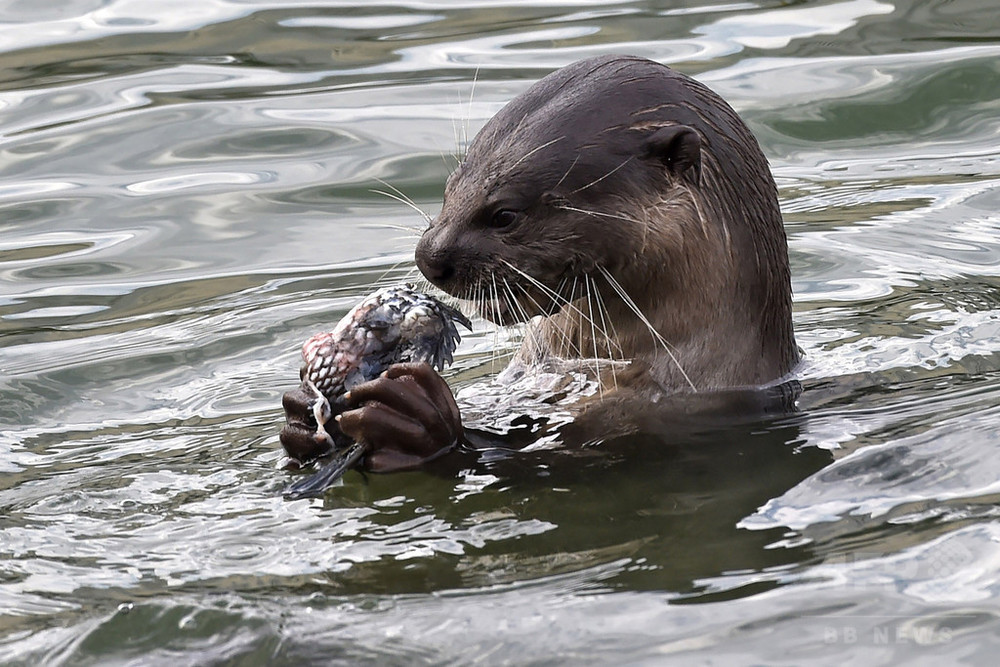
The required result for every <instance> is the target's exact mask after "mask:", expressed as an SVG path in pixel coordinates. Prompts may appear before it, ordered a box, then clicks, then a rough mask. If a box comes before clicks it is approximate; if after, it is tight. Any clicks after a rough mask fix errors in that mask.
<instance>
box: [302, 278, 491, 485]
mask: <svg viewBox="0 0 1000 667" xmlns="http://www.w3.org/2000/svg"><path fill="white" fill-rule="evenodd" d="M455 322H458V323H460V324H462V325H463V326H464V327H466V328H467V329H469V330H470V331H471V330H472V323H471V322H470V321H469V320H468V318H467V317H465V315H463V314H462V313H461V312H459V311H458V310H457V309H456V308H453V307H451V306H448V305H446V304H444V303H442V302H440V301H438V300H437V299H435V298H434V297H432V296H430V295H429V294H425V293H423V292H420V291H417V290H416V289H415V288H414V287H413V286H412V285H409V284H407V285H401V286H396V287H387V288H385V289H381V290H379V291H377V292H374V293H372V294H371V295H369V296H368V297H366V298H365V299H364V300H363V301H362V302H361V303H359V304H358V305H357V306H355V307H354V308H352V309H351V311H350V312H348V313H347V314H346V315H345V316H344V317H343V318H342V319H341V320H340V322H338V323H337V326H335V327H334V328H333V330H332V331H328V332H322V333H318V334H316V335H314V336H312V337H311V338H309V340H307V341H306V342H305V343H304V344H303V345H302V360H303V362H304V364H303V366H302V369H301V371H300V377H301V380H302V387H301V388H302V390H303V391H305V392H307V393H308V394H310V395H311V396H312V397H313V401H312V404H311V406H310V407H311V410H312V414H313V417H314V418H315V420H316V432H315V434H314V435H313V437H314V438H315V439H316V442H318V443H321V444H322V443H325V444H327V445H329V446H330V447H332V448H335V449H336V448H338V443H337V440H336V439H335V438H334V436H332V435H331V434H330V433H329V432H328V431H327V430H326V424H327V423H328V422H329V421H330V419H331V418H333V416H334V415H336V414H339V413H340V412H343V411H344V410H345V409H346V408H347V404H346V401H344V394H345V393H346V392H348V391H350V390H351V389H352V388H353V387H355V386H356V385H358V384H360V383H362V382H366V381H368V380H373V379H375V378H376V377H378V376H379V375H380V374H381V373H382V372H383V371H385V370H386V369H387V368H389V366H391V365H392V364H396V363H400V362H408V361H409V362H425V363H428V364H430V365H431V366H433V367H434V368H436V369H437V370H438V371H441V370H444V367H445V366H447V365H448V364H450V363H451V362H452V359H453V355H454V353H455V348H456V347H457V345H458V343H459V341H461V336H460V335H459V333H458V328H457V327H456V326H455ZM338 435H340V437H341V444H340V446H339V448H340V449H341V450H342V451H341V455H339V456H337V457H336V458H335V459H334V460H333V461H331V462H330V463H329V464H327V465H326V466H324V467H323V468H322V469H321V470H319V471H318V472H317V473H316V474H315V475H313V476H311V477H309V478H306V479H304V480H300V481H299V482H296V483H295V484H293V485H292V486H291V487H290V488H289V491H288V495H290V496H292V497H301V496H306V495H316V494H317V493H320V492H322V491H323V490H324V489H325V488H327V487H328V486H329V485H330V484H331V483H333V482H334V481H335V480H336V479H337V478H338V477H339V476H340V475H341V474H343V472H344V471H346V470H347V469H348V468H350V466H351V465H353V464H354V462H356V461H357V459H358V458H360V456H361V455H362V454H363V453H364V443H355V444H352V443H350V442H349V441H348V442H346V444H345V443H344V440H345V439H346V438H345V436H343V435H342V434H339V432H338Z"/></svg>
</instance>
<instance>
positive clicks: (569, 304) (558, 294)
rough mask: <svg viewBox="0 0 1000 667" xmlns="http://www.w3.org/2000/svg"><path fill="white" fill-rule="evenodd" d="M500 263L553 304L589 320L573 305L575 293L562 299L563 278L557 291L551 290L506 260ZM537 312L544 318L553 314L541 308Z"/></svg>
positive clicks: (564, 282) (564, 281)
mask: <svg viewBox="0 0 1000 667" xmlns="http://www.w3.org/2000/svg"><path fill="white" fill-rule="evenodd" d="M501 261H502V262H503V263H504V264H505V265H507V266H508V267H509V268H510V269H511V270H513V271H515V272H516V273H517V274H518V275H520V276H521V277H522V278H524V279H525V280H527V281H528V282H530V283H531V284H532V285H534V286H535V287H537V288H538V289H539V290H541V291H542V292H543V293H545V294H546V295H547V296H548V297H549V298H550V299H552V301H553V302H555V303H556V304H558V305H559V306H561V307H564V308H567V309H569V311H570V312H571V313H574V312H575V313H577V314H578V315H579V316H580V317H582V318H584V319H589V318H587V315H586V314H585V313H584V312H583V311H582V310H580V308H578V307H577V306H576V305H575V304H574V303H573V301H574V293H575V292H571V294H570V298H569V299H567V298H566V297H564V296H563V295H562V290H563V288H564V286H565V284H566V279H565V278H564V279H563V281H562V282H560V283H559V287H558V289H557V290H553V289H552V288H551V287H548V286H547V285H545V284H543V283H542V282H540V281H539V280H538V279H536V278H534V277H533V276H531V275H529V274H527V273H525V272H524V271H522V270H521V269H519V268H517V267H516V266H514V265H513V264H511V263H510V262H508V261H507V260H505V259H501ZM573 280H574V285H575V281H576V278H575V277H574V279H573ZM574 290H575V287H574ZM532 301H534V299H532ZM535 305H536V306H537V305H538V303H537V302H535ZM539 311H540V312H542V313H543V314H544V315H545V316H549V315H551V314H552V312H554V311H550V310H548V309H544V308H541V307H539Z"/></svg>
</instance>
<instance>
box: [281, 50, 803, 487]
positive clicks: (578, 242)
mask: <svg viewBox="0 0 1000 667" xmlns="http://www.w3.org/2000/svg"><path fill="white" fill-rule="evenodd" d="M415 259H416V264H417V267H418V268H419V269H420V271H421V272H422V273H423V274H424V276H425V277H426V278H427V279H428V280H429V281H430V282H431V283H433V284H434V285H435V286H437V287H438V288H440V289H441V290H443V291H444V292H446V293H448V294H451V295H453V296H455V297H459V298H461V299H468V300H471V301H473V302H474V303H475V304H476V305H477V307H478V308H479V310H480V313H481V315H482V316H484V317H485V318H487V319H489V320H491V321H493V322H495V323H497V324H501V325H508V324H513V323H516V322H525V321H529V320H530V321H531V322H532V324H531V329H530V334H529V335H528V336H527V337H526V342H525V344H524V346H523V347H522V350H521V351H520V352H519V353H518V355H517V357H516V359H515V361H516V363H520V364H531V363H538V362H539V361H540V360H543V359H550V358H560V359H565V358H567V357H570V358H579V359H584V358H595V359H599V360H604V361H606V362H609V363H607V364H606V366H605V367H604V370H602V371H600V372H599V379H598V381H599V382H600V383H601V384H602V392H601V400H598V401H596V402H595V401H590V403H591V405H586V406H583V407H582V408H581V419H585V418H586V415H587V414H588V413H589V414H590V415H594V414H614V415H615V417H614V419H615V420H618V421H620V420H621V419H623V417H622V414H623V413H627V412H628V410H625V409H622V408H620V406H621V405H623V404H624V403H625V402H632V404H633V405H635V404H638V405H642V404H652V403H656V404H659V405H661V406H662V405H667V406H669V405H674V406H676V408H677V412H679V413H684V414H689V413H690V412H691V411H692V410H695V411H698V410H700V409H705V410H718V409H722V410H725V409H727V406H729V407H730V408H732V406H734V405H736V406H745V405H746V404H747V401H746V396H748V395H753V391H752V390H753V389H754V388H759V387H764V386H775V385H776V383H777V382H779V381H780V380H781V379H782V378H786V377H787V376H788V375H789V373H790V372H791V371H792V369H793V368H794V366H795V364H796V363H797V362H798V348H797V347H796V344H795V338H794V334H793V331H792V318H791V310H792V305H791V280H790V271H789V264H788V251H787V242H786V238H785V232H784V227H783V224H782V219H781V213H780V210H779V206H778V198H777V189H776V186H775V183H774V180H773V178H772V176H771V172H770V169H769V168H768V164H767V160H766V158H765V157H764V155H763V152H762V151H761V149H760V147H759V145H758V143H757V141H756V139H755V138H754V136H753V134H752V133H751V132H750V130H749V128H748V127H747V126H746V124H745V123H744V122H743V121H742V120H741V119H740V118H739V116H738V115H737V114H736V112H735V111H734V110H733V109H732V108H731V107H730V106H729V105H728V104H727V103H726V102H725V101H724V100H723V99H722V98H721V97H719V96H718V95H717V94H716V93H714V92H712V91H711V90H710V89H708V88H707V87H706V86H704V85H703V84H701V83H698V82H697V81H695V80H693V79H691V78H689V77H687V76H685V75H683V74H680V73H679V72H676V71H674V70H672V69H670V68H668V67H666V66H664V65H661V64H659V63H656V62H653V61H650V60H646V59H643V58H638V57H630V56H601V57H596V58H590V59H587V60H583V61H580V62H577V63H574V64H571V65H569V66H567V67H564V68H562V69H560V70H558V71H556V72H553V73H552V74H550V75H548V76H546V77H544V78H543V79H541V80H539V81H538V82H537V83H535V84H534V85H532V86H531V87H530V88H528V90H526V91H525V92H524V93H522V94H521V95H519V96H518V97H516V98H515V99H514V100H512V101H511V102H510V103H509V104H507V105H506V106H505V107H504V108H503V109H501V110H500V111H499V112H498V113H497V114H496V115H495V116H494V117H493V118H492V119H491V120H490V121H489V122H488V123H487V124H486V125H485V126H484V127H483V128H482V130H481V131H480V132H479V134H478V135H477V136H476V138H475V139H474V140H473V142H472V144H471V145H470V147H469V150H468V153H467V155H466V157H465V159H464V161H463V162H462V164H461V165H460V166H459V167H458V168H457V169H456V170H455V172H454V173H453V174H452V175H451V177H450V178H449V179H448V181H447V184H446V187H445V193H444V203H443V207H442V209H441V212H440V214H439V215H438V216H437V218H436V219H434V220H433V221H432V222H431V223H430V225H429V227H428V228H427V229H426V231H425V232H424V233H423V235H422V236H421V238H420V240H419V242H418V243H417V246H416V250H415ZM595 304H596V305H595ZM747 390H749V393H748V392H747ZM733 396H741V397H743V398H741V399H737V400H733V399H732V397H733ZM720 397H721V398H720ZM302 398H303V397H301V396H297V395H296V394H295V392H290V393H289V394H286V396H285V409H286V413H287V416H288V425H287V426H286V427H285V429H284V430H283V432H282V443H283V444H284V445H285V448H286V450H287V451H288V453H289V454H290V455H291V456H292V457H293V458H297V459H300V460H303V459H307V458H310V456H311V455H312V454H315V452H313V451H312V450H311V449H310V448H311V447H314V445H312V444H310V443H312V442H314V441H313V440H311V439H310V438H309V435H310V434H311V432H312V429H314V427H313V426H312V425H311V424H310V422H309V416H308V415H309V411H308V409H307V406H306V405H305V402H304V401H303V400H302ZM350 401H351V403H352V406H353V409H352V410H349V411H348V412H345V413H343V415H341V417H340V421H339V426H340V428H341V430H342V431H343V432H344V433H346V434H347V435H349V436H351V437H353V438H355V439H365V440H366V441H367V442H368V443H369V451H370V452H371V454H370V455H369V456H368V458H367V460H366V462H365V465H366V466H367V467H368V468H369V469H372V470H376V471H388V470H395V469H402V468H411V467H415V466H419V465H421V464H422V463H424V462H426V461H428V460H430V459H432V458H436V457H437V456H439V455H440V454H441V453H442V452H444V451H447V450H448V449H449V448H451V447H452V446H453V445H454V444H455V442H456V441H458V440H461V438H462V425H461V416H460V413H459V410H458V408H457V406H456V403H455V400H454V397H453V395H452V393H451V391H450V389H449V388H448V385H447V383H445V381H444V380H443V379H442V378H441V377H440V376H439V375H438V374H437V373H436V372H435V371H433V370H432V369H430V368H429V367H427V366H425V365H419V364H400V365H399V366H398V367H396V368H393V369H391V371H390V372H389V373H388V374H387V375H386V376H385V377H382V378H379V379H377V380H374V381H372V382H369V383H366V384H364V385H362V386H359V387H357V388H355V389H354V390H353V391H352V392H351V396H350ZM594 403H596V404H604V406H603V407H601V406H600V405H594ZM750 404H753V405H759V404H760V402H759V401H756V400H751V401H750ZM615 405H617V406H619V407H618V408H615V407H608V406H615ZM692 406H695V407H692ZM697 406H701V407H700V408H699V407H697ZM633 411H634V410H633ZM640 411H641V410H640ZM661 412H662V411H661ZM668 413H669V410H668ZM596 422H597V423H600V422H601V419H597V420H596Z"/></svg>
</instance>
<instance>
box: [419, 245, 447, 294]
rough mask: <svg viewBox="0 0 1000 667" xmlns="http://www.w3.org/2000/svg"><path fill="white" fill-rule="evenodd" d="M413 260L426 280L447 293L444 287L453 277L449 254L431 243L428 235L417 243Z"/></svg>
mask: <svg viewBox="0 0 1000 667" xmlns="http://www.w3.org/2000/svg"><path fill="white" fill-rule="evenodd" d="M414 259H416V261H417V268H418V269H420V273H422V274H424V276H425V277H426V278H427V280H429V281H431V282H432V283H434V284H435V285H436V286H438V287H440V288H441V289H445V291H447V290H446V287H445V286H446V285H447V284H448V283H449V282H451V279H452V278H454V277H455V263H454V261H453V260H452V258H451V257H450V255H449V253H447V252H445V251H444V250H442V249H441V248H439V247H437V244H435V243H432V242H431V236H430V234H425V235H424V236H423V237H422V238H421V239H420V242H419V243H417V249H416V251H415V252H414Z"/></svg>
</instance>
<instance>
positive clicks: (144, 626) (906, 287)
mask: <svg viewBox="0 0 1000 667" xmlns="http://www.w3.org/2000/svg"><path fill="white" fill-rule="evenodd" d="M997 16H998V15H997V10H996V8H995V3H994V2H992V1H991V0H954V1H950V2H949V1H946V0H940V1H930V2H918V1H916V0H878V1H876V0H845V1H839V2H837V1H833V2H808V1H803V2H771V1H766V2H735V3H721V2H715V3H712V2H704V1H698V0H689V1H686V2H676V3H667V2H651V1H650V2H615V1H608V0H603V1H602V2H586V1H579V2H556V1H550V2H543V1H541V0H539V1H537V2H513V1H511V2H486V1H482V2H477V1H475V0H465V1H456V2H421V1H418V0H414V1H410V2H406V1H403V2H396V3H392V4H385V3H381V2H368V3H338V2H308V1H305V0H298V1H295V0H293V1H289V2H278V1H274V2H272V3H267V2H258V1H249V0H248V1H243V2H240V1H236V0H230V1H224V0H198V1H197V2H194V1H191V0H177V1H174V0H171V1H169V2H168V1H167V0H159V1H156V0H147V1H141V0H133V1H128V0H101V1H98V0H93V1H87V0H76V1H74V0H65V1H62V2H51V3H39V2H35V3H29V2H23V1H15V0H8V1H6V2H4V1H0V663H3V664H24V665H35V664H70V665H76V664H101V665H105V664H143V665H147V664H170V665H180V664H199V665H201V664H218V663H225V664H240V665H254V664H300V663H306V664H311V663H315V664H337V663H343V664H356V663H365V662H371V663H378V664H407V665H409V664H415V663H432V664H469V663H473V662H476V661H478V662H480V663H483V664H503V663H513V664H567V663H569V664H576V663H583V664H587V663H589V664H607V663H622V664H636V663H638V664H664V663H668V662H669V663H670V664H703V663H709V662H711V663H712V664H745V663H766V664H803V663H806V662H809V663H820V664H833V665H844V664H899V663H901V662H908V663H910V664H935V665H937V664H950V663H953V662H959V661H961V662H965V663H970V664H993V661H994V659H995V655H996V651H997V650H998V646H997V645H998V643H1000V642H998V640H997V637H998V636H1000V634H998V631H1000V601H998V599H1000V523H998V521H997V517H998V515H1000V506H998V502H1000V501H998V498H1000V460H998V457H997V456H995V451H996V447H997V445H998V443H1000V297H998V289H997V288H998V284H1000V213H998V210H1000V187H998V185H1000V140H998V139H1000V103H998V100H1000V31H998V29H997V28H998V26H1000V23H998V21H1000V19H998V18H997ZM611 52H621V53H632V54H637V55H642V56H647V57H650V58H654V59H657V60H660V61H662V62H665V63H668V64H670V65H672V66H674V67H676V68H678V69H680V70H681V71H684V72H686V73H689V74H691V75H693V76H696V77H698V78H699V79H700V80H702V81H704V82H705V83H706V84H708V85H710V86H711V87H713V88H714V89H716V90H717V91H718V92H720V93H721V94H722V95H723V96H724V97H726V98H727V99H728V100H730V102H731V103H732V104H733V105H734V106H735V107H736V108H737V109H738V110H739V111H740V113H741V114H742V115H743V116H744V117H745V118H746V119H747V121H748V122H749V124H750V125H751V127H752V128H753V130H754V132H755V133H756V134H757V136H758V137H759V139H760V141H761V144H762V146H763V148H764V151H765V153H766V154H767V156H768V158H769V160H770V161H771V164H772V168H773V170H774V172H775V176H776V179H777V181H778V184H779V188H780V194H781V201H782V207H783V210H784V212H785V220H786V226H787V230H788V235H789V243H790V253H791V259H792V265H793V275H794V280H793V282H794V289H795V297H796V315H795V317H796V332H797V337H798V341H799V344H800V345H801V346H802V348H803V349H804V351H805V362H804V364H803V366H802V368H801V369H800V376H801V379H802V381H803V384H804V386H805V392H804V394H803V396H802V399H801V405H800V407H801V410H800V412H799V413H798V414H796V415H794V416H792V417H789V418H785V419H782V420H779V421H777V422H766V423H757V424H752V425H745V426H740V427H732V428H728V429H724V430H717V431H712V432H705V433H698V434H694V435H691V436H690V437H686V438H684V439H683V440H682V441H679V442H678V441H677V440H675V439H674V440H672V439H670V438H669V437H666V436H664V435H663V434H647V435H645V436H643V437H636V438H628V439H623V440H618V441H614V442H608V443H604V444H603V445H601V446H599V447H593V448H589V449H586V450H582V451H579V450H578V451H560V450H554V451H536V452H524V453H514V454H510V455H508V456H506V457H503V458H493V457H486V458H481V459H475V458H468V459H464V460H460V461H458V463H456V464H455V465H454V466H452V467H449V468H442V469H438V470H430V471H424V472H414V473H405V474H396V475H383V476H368V477H365V476H362V475H360V474H357V473H351V474H349V475H348V476H347V478H346V479H345V484H344V486H343V487H340V488H338V489H335V490H334V491H332V492H331V493H330V494H328V495H327V496H326V497H325V498H323V499H322V500H298V501H287V500H284V499H282V497H281V495H280V492H281V489H283V488H284V487H285V485H286V484H287V483H288V481H289V476H288V473H285V472H283V471H280V470H278V469H277V468H276V466H277V463H278V461H279V459H280V446H279V444H278V439H277V433H278V430H279V429H280V427H281V424H282V414H281V409H280V397H281V393H282V392H283V391H285V390H286V389H288V388H291V387H293V386H295V384H296V383H297V368H298V347H299V345H300V344H301V342H302V341H303V340H304V339H305V338H306V337H308V336H309V335H311V334H312V333H314V332H315V331H317V330H320V329H322V328H324V327H326V326H328V325H329V324H331V323H333V322H335V321H336V320H337V319H339V317H340V316H341V315H342V314H343V313H344V312H345V311H346V310H347V309H348V308H350V307H351V306H352V305H354V304H355V303H356V302H357V301H358V300H359V299H360V298H361V297H362V296H363V295H364V294H366V293H367V292H368V291H370V289H371V288H372V285H373V284H374V283H375V282H376V281H378V280H380V279H385V278H386V277H387V276H388V279H393V278H396V277H401V276H403V275H404V274H405V273H406V272H407V271H409V270H410V269H411V268H412V247H413V238H414V235H413V233H408V232H407V231H406V230H405V229H404V230H401V229H400V227H404V228H410V229H412V230H419V228H420V227H421V226H422V225H423V222H422V220H421V218H420V216H419V214H417V213H416V212H414V211H412V210H411V209H410V208H408V207H407V206H405V205H403V204H402V203H400V202H398V201H396V200H395V199H393V198H390V197H387V196H385V195H383V194H381V193H379V192H378V191H380V190H381V191H387V186H386V185H384V183H385V184H389V185H391V186H392V187H395V188H399V189H400V190H401V191H403V192H404V193H405V194H406V195H407V196H409V197H411V198H413V199H414V200H415V201H416V203H417V205H418V206H419V207H420V208H421V209H423V210H424V211H426V212H428V213H430V214H433V213H434V212H435V211H436V210H437V207H438V206H439V200H440V197H441V193H442V190H443V185H444V179H445V178H446V176H447V174H448V173H449V172H450V170H451V169H452V168H453V167H454V165H455V159H454V157H453V156H454V155H456V154H460V153H461V151H462V149H463V146H464V145H465V144H466V142H467V141H468V140H469V139H470V138H471V136H472V135H474V133H475V131H476V130H477V129H478V127H480V126H481V125H482V123H484V122H485V120H486V119H487V118H489V117H490V116H491V115H492V114H493V113H495V112H496V111H497V110H498V109H499V108H500V107H501V106H502V105H503V104H504V103H505V102H506V101H508V100H509V99H510V98H511V97H513V96H514V95H516V94H517V93H518V92H520V91H521V90H524V89H525V88H526V87H527V86H528V85H530V84H531V83H532V82H533V81H535V80H537V79H538V78H540V77H541V76H543V75H544V74H546V73H548V72H549V71H551V70H552V69H554V68H556V67H559V66H561V65H564V64H567V63H569V62H572V61H574V60H576V59H578V58H583V57H587V56H591V55H596V54H600V53H611ZM506 347H507V344H506V343H504V342H503V337H502V336H499V337H498V335H497V334H496V333H495V332H494V331H492V330H490V329H488V328H487V327H486V326H485V325H484V324H483V323H479V326H478V328H477V330H476V332H475V333H474V334H473V335H471V336H467V337H466V339H465V341H464V342H463V344H462V347H461V348H460V351H459V355H458V360H457V363H456V365H455V367H454V368H453V369H452V370H451V371H450V372H449V377H450V378H451V380H452V383H453V385H455V386H456V387H463V386H467V385H469V384H470V383H472V382H475V381H476V379H477V378H482V377H484V376H486V375H488V374H489V373H491V372H493V370H495V369H494V368H493V366H494V364H493V358H494V351H495V350H496V349H497V348H504V349H506ZM456 469H457V470H458V471H457V472H456Z"/></svg>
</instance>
